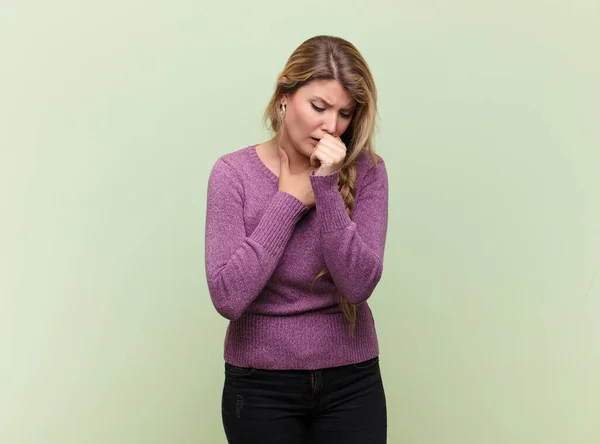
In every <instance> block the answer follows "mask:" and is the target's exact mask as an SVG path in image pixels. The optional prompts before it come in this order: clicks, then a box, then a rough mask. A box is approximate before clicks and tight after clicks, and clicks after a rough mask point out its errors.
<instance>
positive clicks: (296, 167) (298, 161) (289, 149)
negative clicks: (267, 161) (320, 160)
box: [270, 136, 310, 173]
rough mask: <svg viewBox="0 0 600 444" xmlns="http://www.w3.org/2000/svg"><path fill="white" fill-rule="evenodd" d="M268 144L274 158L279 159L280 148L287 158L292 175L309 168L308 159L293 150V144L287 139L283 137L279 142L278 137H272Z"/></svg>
mask: <svg viewBox="0 0 600 444" xmlns="http://www.w3.org/2000/svg"><path fill="white" fill-rule="evenodd" d="M270 144H271V145H272V147H273V148H272V152H273V153H274V156H277V159H279V147H281V148H282V149H283V150H284V151H285V152H286V154H287V155H288V158H289V159H290V170H291V171H292V173H296V172H300V171H305V170H306V169H307V168H308V167H310V158H309V157H306V156H305V155H304V154H301V153H300V152H299V151H298V150H297V149H296V148H294V146H293V144H292V143H291V141H290V140H289V139H288V138H287V137H285V136H284V137H283V138H282V139H281V140H280V139H279V137H277V136H276V137H274V138H272V139H271V140H270Z"/></svg>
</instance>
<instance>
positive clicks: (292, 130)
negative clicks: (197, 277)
mask: <svg viewBox="0 0 600 444" xmlns="http://www.w3.org/2000/svg"><path fill="white" fill-rule="evenodd" d="M376 115H377V110H376V89H375V85H374V82H373V78H372V75H371V73H370V71H369V68H368V66H367V64H366V62H365V61H364V59H363V58H362V56H361V55H360V53H359V52H358V51H357V49H356V48H355V47H354V46H353V45H352V44H350V43H349V42H347V41H345V40H343V39H341V38H336V37H330V36H317V37H313V38H311V39H309V40H307V41H305V42H304V43H303V44H302V45H300V46H299V47H298V48H297V49H296V50H295V51H294V52H293V54H292V55H291V56H290V58H289V60H288V62H287V64H286V66H285V68H284V70H283V72H282V73H281V75H280V76H279V78H278V81H277V86H276V89H275V92H274V94H273V97H272V99H271V101H270V103H269V105H268V107H267V110H266V112H265V120H266V122H267V123H268V124H269V125H270V127H271V129H272V130H273V133H274V137H273V138H272V139H270V140H268V141H266V142H264V143H261V144H258V145H252V146H249V147H246V148H244V149H241V150H238V151H235V152H233V153H230V154H227V155H225V156H223V157H221V158H220V159H219V160H218V161H217V162H216V164H215V165H214V167H213V169H212V171H211V174H210V178H209V184H208V204H207V220H206V274H207V280H208V287H209V291H210V295H211V298H212V302H213V304H214V306H215V308H216V309H217V311H218V312H219V313H220V314H221V315H222V316H224V317H226V318H227V319H229V320H230V323H229V326H228V329H227V336H226V340H225V384H224V389H223V398H222V415H223V425H224V429H225V433H226V435H227V439H228V442H229V443H234V444H238V443H243V444H252V443H257V444H258V443H260V444H271V443H272V444H296V443H298V444H300V443H326V444H335V443H344V444H352V443H360V444H365V443H369V444H380V443H385V442H386V428H387V419H386V400H385V393H384V389H383V383H382V378H381V374H380V369H379V358H378V355H379V348H378V342H377V335H376V331H375V326H374V321H373V316H372V314H371V310H370V309H369V305H368V304H367V299H368V298H369V296H370V295H371V293H372V292H373V290H374V288H375V286H376V285H377V283H378V282H379V279H380V277H381V274H382V269H383V265H382V261H383V253H384V245H385V238H386V230H387V205H388V182H387V174H386V169H385V165H384V162H383V160H382V159H381V158H380V157H379V156H376V155H375V154H374V153H373V149H372V146H373V142H372V137H373V130H374V123H375V117H376Z"/></svg>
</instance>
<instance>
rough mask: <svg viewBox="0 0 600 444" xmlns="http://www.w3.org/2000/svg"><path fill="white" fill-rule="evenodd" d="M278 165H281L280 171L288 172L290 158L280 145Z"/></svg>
mask: <svg viewBox="0 0 600 444" xmlns="http://www.w3.org/2000/svg"><path fill="white" fill-rule="evenodd" d="M279 165H280V166H281V171H285V172H288V171H289V170H290V158H289V157H288V155H287V153H286V152H285V150H284V149H283V148H281V147H279Z"/></svg>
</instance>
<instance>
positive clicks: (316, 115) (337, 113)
mask: <svg viewBox="0 0 600 444" xmlns="http://www.w3.org/2000/svg"><path fill="white" fill-rule="evenodd" d="M279 103H280V105H281V104H283V105H284V106H285V109H286V111H285V120H284V131H283V138H282V139H281V141H279V137H274V138H272V139H270V140H268V141H267V142H264V143H262V144H260V145H258V146H257V147H256V151H257V153H258V156H259V157H260V159H261V160H262V161H263V163H264V164H265V165H266V166H267V168H269V169H270V170H271V171H272V172H273V173H274V174H275V175H277V176H278V177H279V191H283V192H285V193H288V194H291V195H292V196H294V197H295V198H297V199H298V200H300V201H301V202H302V203H304V204H305V205H306V206H308V207H311V206H313V205H314V204H315V196H314V193H313V190H312V186H311V184H310V179H309V175H310V173H311V172H312V171H313V170H314V171H315V173H314V175H316V176H326V175H329V174H333V173H335V172H336V171H338V170H339V169H340V168H341V167H342V165H343V163H344V159H345V158H346V146H345V145H344V143H343V142H342V140H341V139H340V136H341V135H342V134H344V132H345V131H346V129H347V128H348V126H350V122H351V120H352V116H353V112H354V109H355V106H356V102H355V101H354V100H353V98H352V96H351V95H350V93H349V92H348V91H347V90H346V89H345V88H344V87H343V86H342V85H341V84H340V83H339V82H338V81H337V80H314V81H312V82H310V83H308V84H307V85H304V86H302V87H301V88H299V89H298V90H297V91H296V92H295V93H294V94H293V95H283V96H282V97H281V98H280V101H279Z"/></svg>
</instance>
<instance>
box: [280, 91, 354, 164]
mask: <svg viewBox="0 0 600 444" xmlns="http://www.w3.org/2000/svg"><path fill="white" fill-rule="evenodd" d="M280 103H283V104H285V105H286V109H285V122H284V127H285V129H284V134H283V138H284V139H283V143H284V144H286V143H287V144H289V145H291V146H292V147H293V148H295V149H296V150H297V151H298V152H300V153H301V154H303V155H305V156H307V157H310V155H311V154H312V152H313V150H314V148H315V146H316V145H317V143H318V142H319V140H320V139H321V138H322V137H323V136H324V135H325V134H331V135H332V136H338V137H341V136H342V134H344V132H345V131H346V129H347V128H348V126H349V125H350V121H351V120H352V116H353V113H354V109H355V107H356V102H355V101H354V99H353V98H352V96H351V95H350V93H349V92H348V91H347V90H346V89H345V88H344V87H343V86H342V84H341V83H340V82H338V81H337V80H313V81H312V82H310V83H308V84H306V85H304V86H302V87H301V88H299V89H298V90H297V91H296V92H295V93H294V94H293V95H284V96H282V98H281V102H280Z"/></svg>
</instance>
